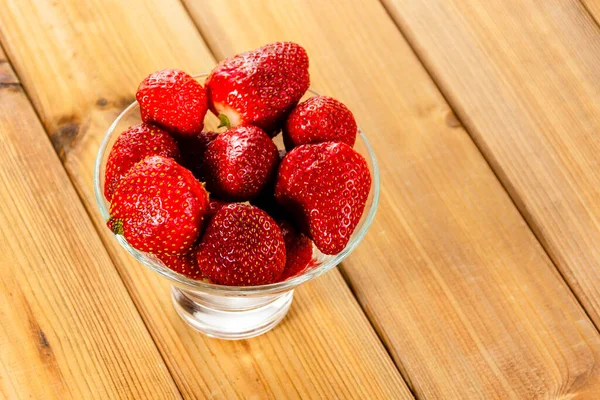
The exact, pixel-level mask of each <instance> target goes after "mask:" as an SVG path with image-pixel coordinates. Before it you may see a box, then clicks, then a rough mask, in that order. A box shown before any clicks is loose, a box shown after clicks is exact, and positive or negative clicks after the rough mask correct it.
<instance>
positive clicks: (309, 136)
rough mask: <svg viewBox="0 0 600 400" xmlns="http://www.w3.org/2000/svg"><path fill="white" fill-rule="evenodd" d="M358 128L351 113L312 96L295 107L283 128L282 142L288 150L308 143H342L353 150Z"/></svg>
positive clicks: (330, 100)
mask: <svg viewBox="0 0 600 400" xmlns="http://www.w3.org/2000/svg"><path fill="white" fill-rule="evenodd" d="M357 130H358V127H357V126H356V121H355V120H354V115H352V112H351V111H350V110H349V109H348V107H346V106H345V105H344V104H343V103H341V102H340V101H337V100H336V99H334V98H332V97H327V96H315V97H311V98H310V99H308V100H306V101H304V102H302V103H300V104H298V106H297V107H296V108H294V109H293V110H292V112H291V113H290V115H289V116H288V118H287V120H286V122H285V125H284V128H283V140H284V141H285V147H286V148H287V149H288V150H289V149H292V148H294V147H295V146H300V145H302V144H308V143H321V142H344V143H346V144H348V145H350V146H354V142H355V141H356V133H357Z"/></svg>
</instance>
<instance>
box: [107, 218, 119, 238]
mask: <svg viewBox="0 0 600 400" xmlns="http://www.w3.org/2000/svg"><path fill="white" fill-rule="evenodd" d="M106 225H107V226H108V228H109V229H110V230H111V231H113V233H114V234H115V235H122V234H123V221H121V220H120V219H117V218H113V217H110V218H109V219H108V221H106Z"/></svg>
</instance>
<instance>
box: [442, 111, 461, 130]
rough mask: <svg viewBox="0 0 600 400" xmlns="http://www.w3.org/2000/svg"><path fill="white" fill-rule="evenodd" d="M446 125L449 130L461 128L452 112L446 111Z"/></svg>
mask: <svg viewBox="0 0 600 400" xmlns="http://www.w3.org/2000/svg"><path fill="white" fill-rule="evenodd" d="M445 121H446V125H447V126H448V127H450V128H460V127H461V123H460V121H459V120H458V118H456V115H454V113H453V112H452V111H448V113H447V114H446V118H445Z"/></svg>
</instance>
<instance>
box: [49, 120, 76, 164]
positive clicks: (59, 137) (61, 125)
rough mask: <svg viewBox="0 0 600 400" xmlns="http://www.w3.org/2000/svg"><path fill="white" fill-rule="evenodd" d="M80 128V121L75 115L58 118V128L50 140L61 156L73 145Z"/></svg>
mask: <svg viewBox="0 0 600 400" xmlns="http://www.w3.org/2000/svg"><path fill="white" fill-rule="evenodd" d="M80 128H81V125H80V122H79V120H77V119H76V118H75V117H62V118H60V119H59V120H58V128H57V129H56V130H55V131H54V132H53V133H52V134H51V135H50V140H51V141H52V145H53V146H54V149H55V150H56V152H57V153H58V155H59V156H60V157H61V158H64V156H65V155H66V154H67V153H68V152H69V150H70V149H71V148H72V147H73V144H74V143H75V140H76V139H77V136H78V135H79V132H80Z"/></svg>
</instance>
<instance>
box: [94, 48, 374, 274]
mask: <svg viewBox="0 0 600 400" xmlns="http://www.w3.org/2000/svg"><path fill="white" fill-rule="evenodd" d="M308 87H309V74H308V56H307V54H306V51H305V50H304V49H303V48H302V47H301V46H299V45H297V44H295V43H272V44H268V45H266V46H264V47H261V48H259V49H257V50H254V51H250V52H246V53H242V54H238V55H236V56H233V57H231V58H228V59H226V60H224V61H223V62H221V63H220V64H219V65H217V67H216V68H215V69H214V70H213V71H212V72H211V73H210V75H209V76H208V78H207V79H206V82H205V86H204V87H203V86H202V85H201V84H200V83H198V82H197V81H196V80H195V79H194V78H192V77H191V76H190V75H188V74H187V73H185V72H183V71H179V70H164V71H159V72H155V73H153V74H151V75H150V76H148V77H147V78H146V79H144V80H143V81H142V83H141V84H140V86H139V88H138V91H137V93H136V98H137V101H138V102H139V105H140V111H141V117H142V120H143V123H141V124H139V125H135V126H132V127H130V128H129V129H127V130H126V131H125V132H123V133H122V134H121V135H120V136H119V137H118V139H117V141H116V142H115V144H114V146H113V147H112V149H111V151H110V154H109V156H108V160H107V164H106V175H105V185H104V194H105V196H106V198H107V200H108V201H110V203H111V207H110V215H111V216H110V219H109V220H108V222H107V225H108V227H109V228H110V229H111V230H112V231H113V232H114V233H116V234H121V235H124V236H125V238H126V239H127V241H128V242H129V243H130V244H131V245H132V246H133V247H135V248H136V249H138V250H140V251H143V252H147V253H152V254H154V255H155V256H156V257H158V258H159V259H160V260H161V261H162V262H163V263H164V264H165V265H166V266H167V267H169V268H171V269H173V270H174V271H176V272H178V273H181V274H184V275H186V276H188V277H190V278H192V279H207V280H209V281H211V282H213V283H215V284H221V285H236V286H241V285H261V284H268V283H273V282H278V281H282V280H285V279H288V278H290V277H293V276H296V275H298V274H301V273H302V272H304V271H305V270H306V269H307V268H309V267H310V266H311V265H313V243H314V246H315V247H316V248H317V249H319V250H320V251H321V252H322V253H324V254H337V253H339V252H340V251H341V250H343V249H344V247H345V246H346V244H347V243H348V241H349V239H350V237H351V235H352V233H353V231H354V229H355V228H356V225H357V224H358V222H359V219H360V217H361V215H362V213H363V210H364V207H365V203H366V201H367V197H368V194H369V190H370V188H371V177H370V173H369V170H368V166H367V163H366V161H365V159H364V158H363V157H362V156H361V155H360V154H358V153H357V152H356V151H355V150H354V149H353V148H352V147H353V146H354V142H355V140H356V135H357V125H356V122H355V120H354V117H353V115H352V113H351V112H350V110H348V108H346V106H344V105H343V104H342V103H340V102H339V101H337V100H335V99H333V98H330V97H325V96H316V97H312V98H310V99H308V100H306V101H304V102H302V103H299V104H298V102H299V101H300V99H301V97H302V96H303V95H304V94H305V92H306V91H307V89H308ZM208 109H210V110H211V111H212V112H213V113H214V114H215V115H217V116H218V117H219V119H220V121H221V126H224V127H226V128H227V130H225V131H224V132H220V133H219V132H207V131H203V128H204V118H205V116H206V114H207V111H208ZM280 132H282V134H283V140H284V143H285V148H286V150H287V153H286V152H284V151H279V150H278V148H277V146H276V145H275V143H274V142H273V140H272V138H273V137H275V136H276V135H277V134H279V133H280Z"/></svg>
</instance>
